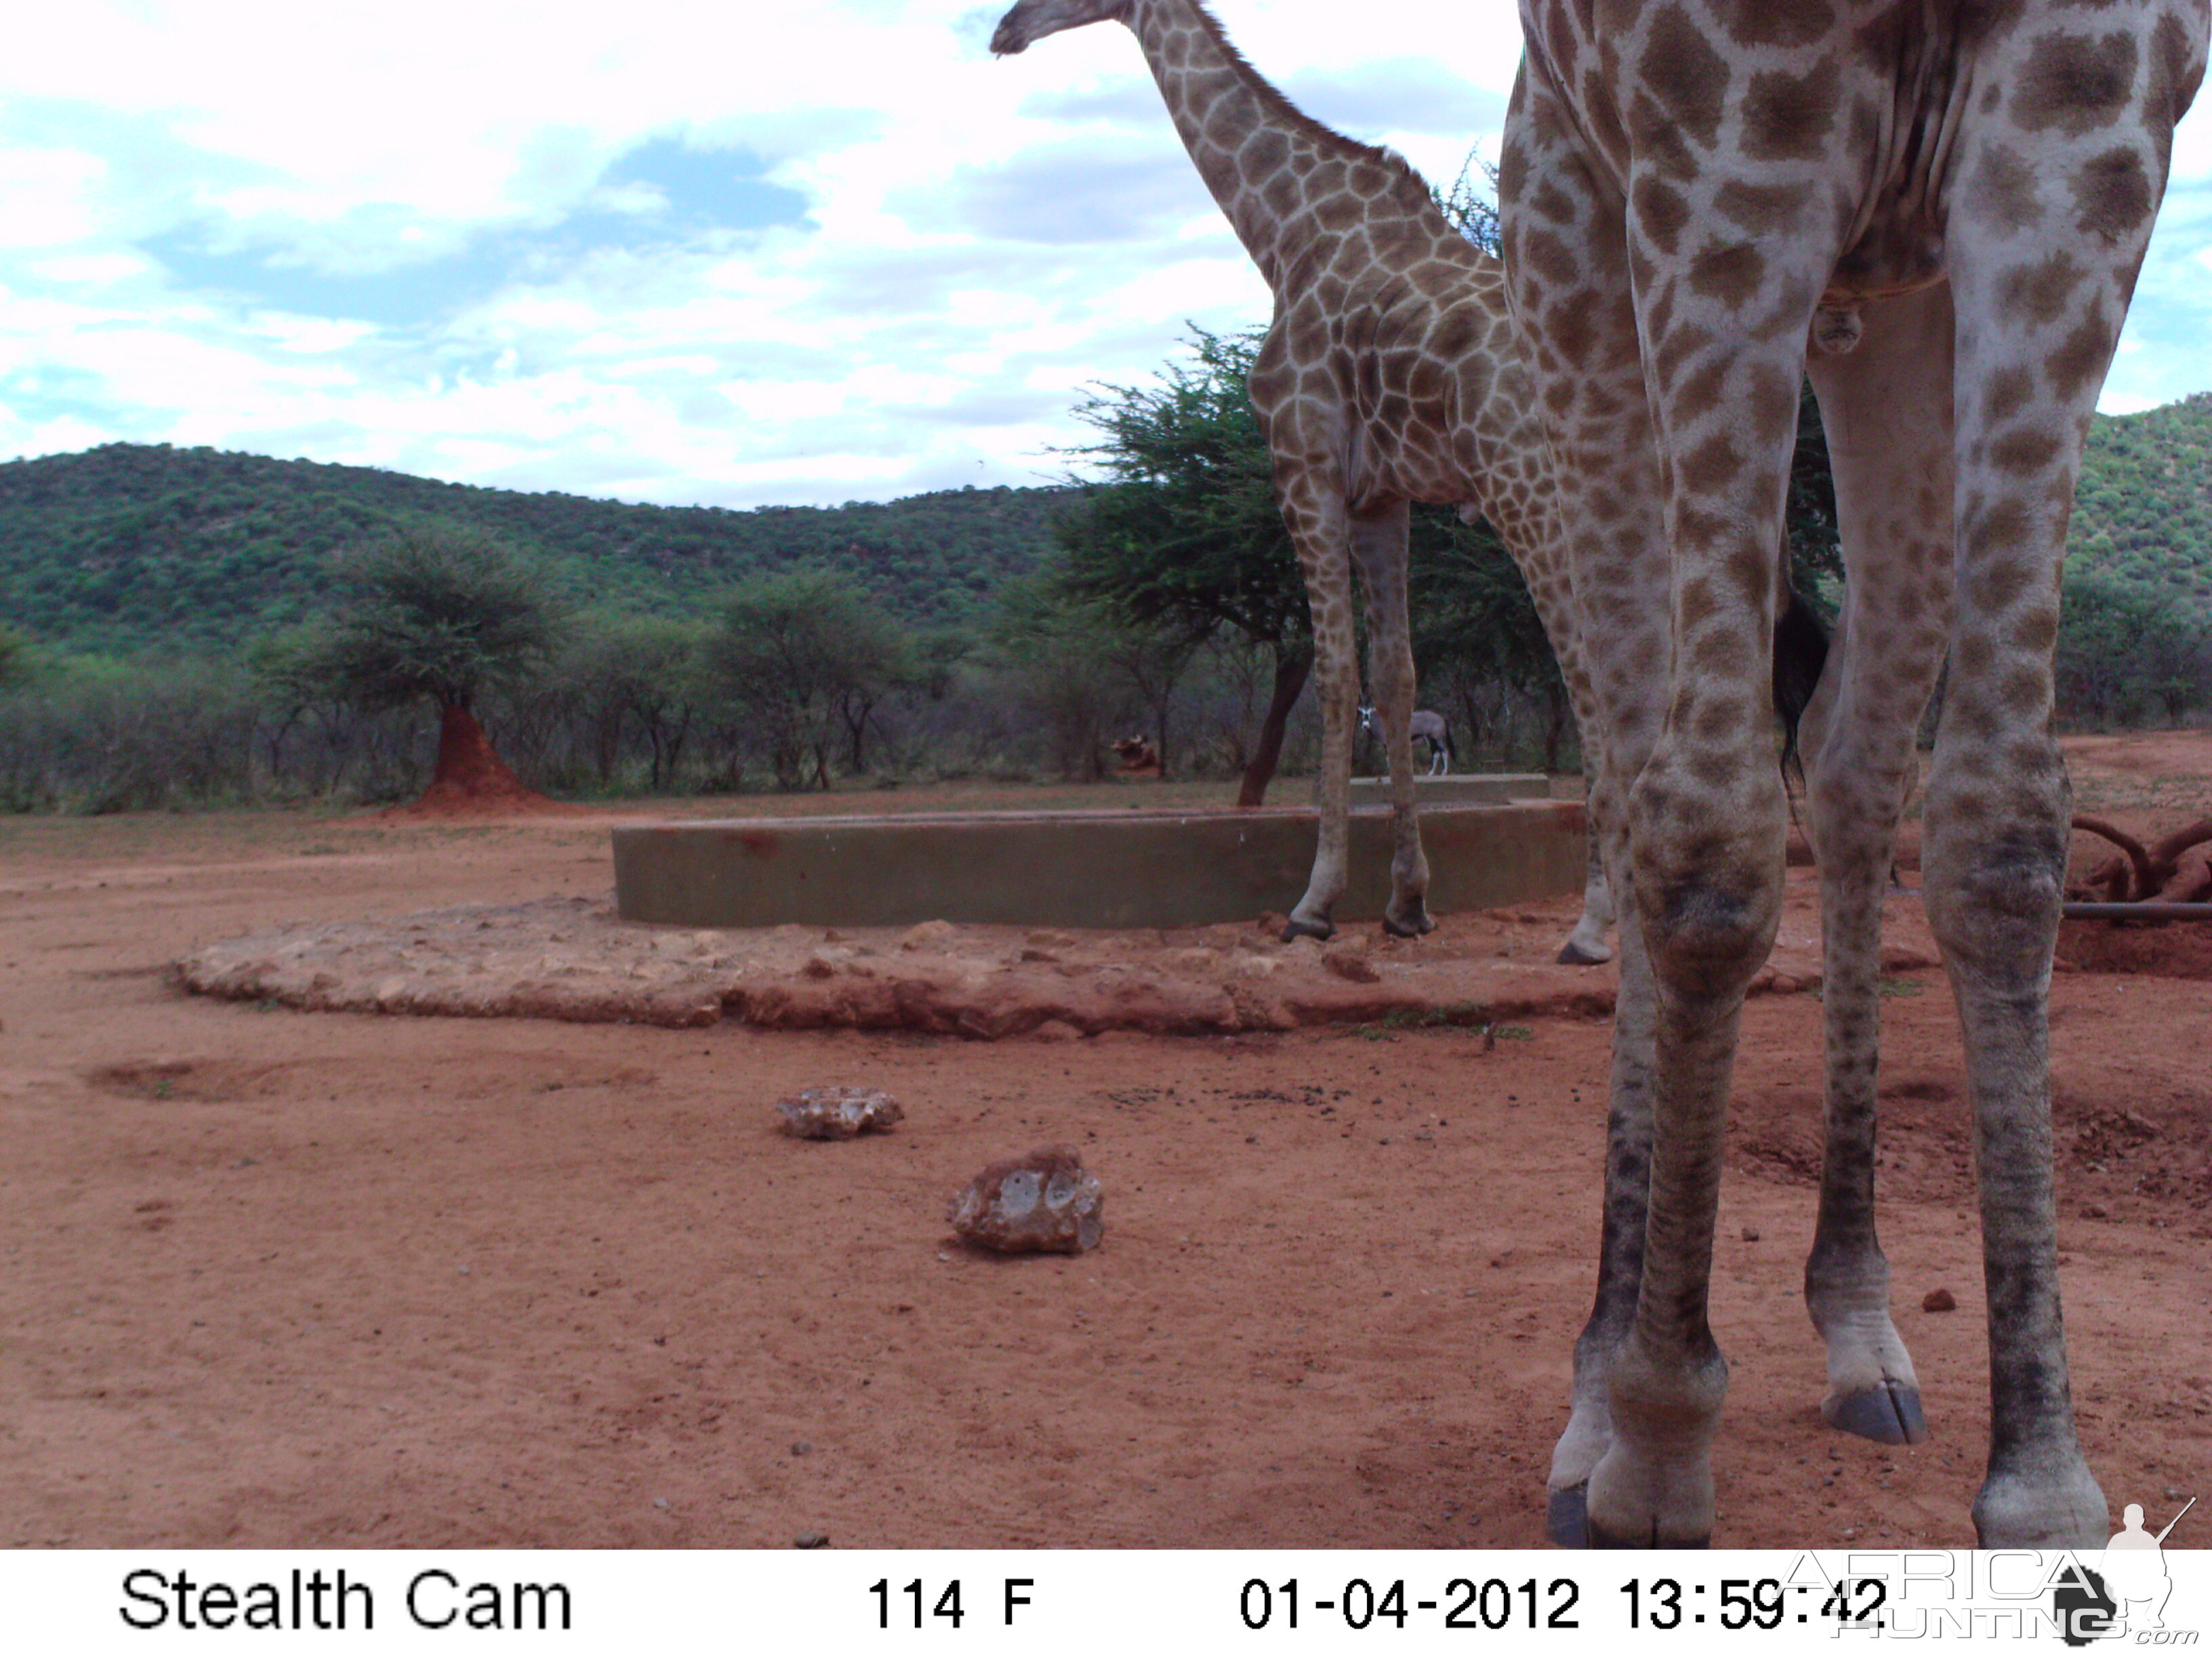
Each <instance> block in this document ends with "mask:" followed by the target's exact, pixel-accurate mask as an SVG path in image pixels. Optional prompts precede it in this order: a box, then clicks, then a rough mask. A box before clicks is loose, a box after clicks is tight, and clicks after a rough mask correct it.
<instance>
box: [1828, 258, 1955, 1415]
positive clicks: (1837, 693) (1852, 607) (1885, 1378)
mask: <svg viewBox="0 0 2212 1659" xmlns="http://www.w3.org/2000/svg"><path fill="white" fill-rule="evenodd" d="M1863 330H1864V332H1863V343H1862V344H1861V345H1860V347H1859V349H1857V352H1855V353H1854V354H1853V355H1852V356H1849V357H1844V358H1834V357H1826V358H1816V359H1815V360H1814V362H1813V363H1812V365H1811V369H1812V374H1813V378H1814V387H1815V389H1816V391H1817V392H1818V393H1819V395H1820V412H1821V420H1822V422H1823V425H1824V426H1825V428H1826V432H1827V435H1828V442H1829V454H1830V458H1831V460H1832V465H1833V469H1834V474H1835V481H1836V497H1837V506H1838V513H1839V515H1840V520H1841V528H1842V531H1843V541H1844V558H1845V568H1846V570H1847V571H1848V573H1849V576H1850V580H1849V581H1848V582H1847V584H1846V585H1845V589H1844V605H1845V610H1844V616H1843V618H1842V622H1841V625H1840V627H1839V629H1838V634H1837V637H1836V639H1835V641H1834V642H1833V643H1832V645H1831V647H1829V653H1828V660H1827V663H1826V668H1825V670H1824V671H1823V672H1822V674H1821V676H1820V684H1819V687H1818V690H1816V691H1815V692H1814V696H1813V698H1812V701H1811V703H1810V705H1809V706H1808V708H1807V709H1806V712H1805V719H1804V722H1803V726H1802V737H1803V743H1802V756H1803V760H1804V766H1805V775H1806V783H1807V794H1806V824H1807V829H1808V833H1809V834H1810V836H1812V839H1813V843H1814V850H1815V852H1816V854H1817V855H1818V859H1819V863H1820V925H1821V942H1822V961H1823V969H1822V987H1821V1004H1822V1017H1823V1020H1824V1023H1825V1025H1826V1087H1825V1091H1824V1100H1825V1106H1824V1117H1825V1122H1826V1151H1825V1156H1824V1158H1823V1163H1822V1170H1821V1177H1820V1216H1819V1220H1818V1222H1817V1224H1816V1226H1815V1229H1814V1241H1813V1249H1812V1252H1811V1254H1810V1255H1809V1256H1808V1259H1807V1261H1806V1264H1805V1310H1806V1312H1807V1313H1808V1315H1809V1316H1811V1318H1812V1321H1813V1323H1814V1328H1816V1329H1817V1330H1819V1332H1820V1335H1821V1338H1822V1340H1823V1341H1824V1342H1825V1343H1826V1346H1827V1370H1828V1386H1827V1392H1826V1397H1825V1398H1823V1400H1822V1401H1821V1402H1820V1414H1821V1416H1822V1418H1823V1419H1825V1420H1826V1422H1827V1424H1828V1425H1829V1426H1830V1427H1832V1428H1834V1429H1838V1430H1840V1431H1843V1432H1844V1433H1847V1434H1855V1435H1859V1436H1862V1437H1864V1438H1866V1439H1869V1440H1875V1441H1879V1442H1882V1443H1887V1444H1892V1445H1900V1444H1911V1443H1917V1442H1919V1441H1921V1440H1923V1439H1925V1438H1926V1437H1927V1434H1928V1425H1927V1419H1926V1416H1925V1414H1924V1413H1923V1407H1922V1404H1921V1398H1920V1389H1919V1381H1918V1378H1917V1376H1916V1375H1915V1373H1914V1370H1913V1368H1912V1358H1911V1354H1910V1353H1909V1352H1907V1351H1906V1349H1905V1341H1904V1339H1903V1338H1901V1337H1900V1336H1899V1334H1898V1332H1897V1328H1896V1325H1895V1323H1894V1322H1893V1320H1892V1318H1891V1316H1890V1297H1889V1263H1888V1261H1887V1258H1886V1257H1885V1256H1884V1255H1883V1254H1882V1251H1881V1242H1880V1239H1879V1237H1877V1234H1876V1230H1875V1177H1874V1170H1875V1121H1876V1111H1877V1102H1878V1097H1879V1088H1878V1076H1879V1073H1878V1065H1879V1050H1880V1046H1881V905H1882V893H1883V886H1884V878H1885V877H1886V876H1887V872H1888V870H1889V865H1890V857H1891V854H1892V852H1893V848H1894V844H1895V838H1896V827H1897V821H1898V818H1899V815H1900V814H1901V813H1902V811H1903V809H1904V806H1905V796H1906V794H1907V793H1908V792H1909V790H1910V789H1911V782H1912V777H1913V773H1914V770H1915V765H1916V763H1915V758H1914V755H1913V747H1912V740H1913V732H1914V730H1915V728H1916V727H1917V726H1918V724H1919V720H1920V714H1921V711H1922V710H1923V708H1925V707H1926V706H1927V702H1928V696H1929V692H1930V690H1932V689H1933V687H1934V684H1935V678H1936V665H1937V664H1938V663H1939V662H1940V661H1941V659H1942V651H1943V645H1944V641H1945V639H1946V637H1947V635H1948V630H1949V625H1950V616H1951V568H1950V561H1951V522H1950V513H1949V511H1948V504H1949V502H1950V500H1951V496H1952V461H1951V446H1950V435H1951V421H1950V404H1951V392H1950V363H1951V351H1952V345H1951V342H1952V335H1953V331H1954V319H1953V314H1952V308H1951V303H1950V294H1949V291H1948V289H1943V288H1940V287H1939V288H1933V289H1927V290H1924V291H1923V292H1922V293H1920V294H1917V295H1911V296H1909V297H1906V298H1904V299H1899V300H1893V301H1884V302H1877V303H1875V304H1871V305H1869V307H1867V308H1866V311H1865V313H1864V322H1863Z"/></svg>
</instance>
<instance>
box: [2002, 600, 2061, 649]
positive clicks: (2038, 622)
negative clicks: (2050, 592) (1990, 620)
mask: <svg viewBox="0 0 2212 1659" xmlns="http://www.w3.org/2000/svg"><path fill="white" fill-rule="evenodd" d="M2045 586H2048V584H2047V583H2046V584H2045ZM2012 639H2013V645H2014V647H2015V649H2017V650H2020V651H2023V652H2026V653H2027V654H2028V655H2029V656H2031V657H2033V658H2034V659H2036V660H2038V661H2039V662H2048V661H2049V660H2050V659H2051V647H2054V646H2056V645H2057V643H2058V606H2057V603H2056V601H2046V602H2045V603H2044V604H2042V605H2034V606H2032V607H2030V608H2029V609H2028V610H2026V611H2021V614H2020V616H2019V617H2018V619H2017V620H2016V621H2015V623H2013V630H2012Z"/></svg>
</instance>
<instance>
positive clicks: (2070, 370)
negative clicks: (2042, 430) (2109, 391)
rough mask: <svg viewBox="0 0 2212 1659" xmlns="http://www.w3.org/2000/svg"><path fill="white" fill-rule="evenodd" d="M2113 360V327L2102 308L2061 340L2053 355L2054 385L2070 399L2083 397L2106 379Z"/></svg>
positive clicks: (2051, 364)
mask: <svg viewBox="0 0 2212 1659" xmlns="http://www.w3.org/2000/svg"><path fill="white" fill-rule="evenodd" d="M2110 362H2112V325H2111V324H2109V323H2107V322H2106V320H2105V313H2104V311H2103V309H2102V308H2101V307H2100V308H2098V309H2097V310H2095V311H2093V312H2092V313H2090V314H2089V315H2088V316H2087V317H2085V318H2083V319H2081V323H2080V325H2078V326H2077V327H2076V328H2075V330H2074V331H2073V332H2072V333H2071V334H2069V335H2068V336H2067V337H2066V338H2065V339H2064V340H2063V342H2061V343H2060V344H2059V347H2058V349H2057V350H2056V351H2054V352H2052V353H2051V362H2050V365H2049V367H2050V371H2051V387H2052V389H2053V390H2055V391H2056V392H2057V393H2058V394H2059V395H2060V396H2061V397H2063V398H2067V399H2069V401H2070V400H2071V399H2073V398H2078V397H2080V396H2081V394H2082V393H2083V392H2086V391H2087V390H2088V388H2089V387H2090V386H2091V385H2092V384H2093V382H2095V381H2098V380H2102V379H2103V378H2104V374H2105V369H2106V365H2107V364H2109V363H2110Z"/></svg>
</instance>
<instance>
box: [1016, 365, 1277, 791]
mask: <svg viewBox="0 0 2212 1659" xmlns="http://www.w3.org/2000/svg"><path fill="white" fill-rule="evenodd" d="M1262 337H1263V335H1262V333H1261V331H1259V330H1257V329H1253V330H1247V331H1243V332H1242V333H1237V334H1231V335H1218V334H1210V333H1208V332H1207V331H1206V330H1204V329H1202V328H1198V327H1195V326H1194V327H1193V328H1192V330H1191V340H1190V347H1191V351H1192V353H1193V355H1194V357H1195V359H1196V361H1195V362H1170V363H1169V364H1168V365H1167V366H1166V367H1165V368H1163V369H1162V370H1161V371H1160V374H1159V378H1158V381H1157V382H1156V383H1155V384H1154V385H1152V386H1102V387H1100V388H1099V389H1098V390H1097V392H1094V393H1092V394H1091V396H1090V397H1089V398H1086V399H1085V401H1084V402H1083V403H1082V404H1079V405H1078V407H1077V409H1076V411H1075V413H1076V416H1077V417H1078V418H1079V419H1080V420H1082V421H1084V422H1087V423H1088V424H1089V425H1091V427H1093V428H1096V429H1097V431H1098V433H1099V434H1100V441H1099V442H1097V443H1096V444H1091V445H1088V446H1085V447H1082V448H1079V449H1075V450H1072V451H1069V452H1067V453H1071V454H1073V455H1079V456H1082V457H1084V458H1085V459H1088V460H1090V461H1091V464H1092V465H1094V466H1095V467H1097V469H1098V470H1099V471H1101V472H1103V474H1104V477H1103V480H1100V481H1094V482H1090V483H1083V485H1082V488H1083V489H1084V495H1083V499H1082V500H1081V501H1079V503H1078V504H1077V505H1076V506H1075V507H1074V508H1073V510H1071V511H1070V512H1069V513H1066V514H1065V515H1063V516H1062V518H1061V519H1060V522H1059V524H1058V525H1057V526H1056V527H1055V534H1056V536H1057V538H1058V539H1059V542H1060V549H1061V551H1062V554H1063V556H1064V562H1063V565H1062V580H1063V581H1064V582H1065V584H1066V587H1067V589H1068V591H1069V592H1071V593H1073V595H1075V596H1076V597H1078V598H1079V599H1087V600H1091V601H1093V602H1096V603H1098V604H1101V605H1105V606H1107V607H1109V609H1110V610H1111V611H1113V612H1114V613H1115V615H1116V616H1118V617H1120V618H1121V619H1123V620H1126V621H1127V622H1128V623H1133V624H1135V625H1136V626H1138V627H1139V628H1142V629H1153V630H1159V631H1165V632H1170V633H1173V634H1176V635H1181V636H1182V639H1183V640H1184V641H1187V642H1188V644H1190V645H1193V646H1194V645H1196V644H1198V643H1200V642H1202V641H1206V640H1207V639H1210V638H1212V637H1213V636H1214V635H1217V634H1218V633H1219V632H1221V631H1222V630H1224V629H1228V630H1231V631H1233V632H1235V633H1238V634H1241V635H1243V636H1244V637H1245V638H1246V639H1248V640H1250V641H1253V642H1254V643H1255V644H1256V645H1258V646H1260V647H1262V648H1263V649H1265V650H1266V651H1267V653H1269V655H1270V656H1271V657H1272V658H1273V665H1274V674H1273V682H1274V684H1273V690H1272V692H1271V694H1270V696H1269V698H1268V702H1267V713H1266V714H1265V715H1264V716H1263V717H1262V719H1261V726H1260V734H1259V737H1258V739H1257V740H1256V741H1255V743H1254V744H1252V746H1251V749H1250V750H1249V756H1250V758H1249V761H1248V762H1247V763H1246V765H1245V768H1244V775H1243V781H1242V784H1241V786H1240V787H1239V789H1238V792H1237V805H1240V806H1257V805H1260V803H1261V800H1262V799H1263V798H1264V797H1265V795H1266V793H1267V784H1268V781H1270V780H1271V779H1272V778H1273V776H1274V775H1275V767H1276V765H1277V763H1279V761H1280V759H1281V757H1282V749H1283V732H1284V729H1285V726H1286V725H1287V724H1288V722H1289V720H1290V714H1291V708H1292V707H1293V706H1294V705H1295V704H1296V703H1297V700H1298V694H1299V693H1300V692H1302V691H1304V690H1305V684H1306V680H1307V678H1308V677H1309V676H1310V674H1311V673H1312V671H1313V659H1314V647H1313V624H1312V622H1311V619H1310V617H1309V616H1308V615H1307V611H1306V587H1305V578H1304V575H1303V574H1302V573H1301V572H1300V570H1299V568H1298V561H1297V550H1296V549H1295V548H1294V547H1293V546H1292V545H1291V537H1290V532H1289V531H1288V530H1287V529H1286V528H1285V526H1284V524H1283V515H1282V511H1281V509H1280V508H1279V507H1278V506H1277V504H1276V501H1275V486H1274V463H1273V460H1272V459H1271V458H1270V457H1269V455H1268V453H1267V439H1266V438H1265V437H1264V436H1262V435H1261V431H1260V422H1259V419H1258V417H1257V416H1255V415H1254V414H1253V412H1252V403H1251V398H1250V397H1249V395H1248V393H1247V392H1246V390H1245V382H1246V381H1247V380H1248V379H1249V377H1250V374H1251V372H1252V360H1253V358H1254V356H1255V355H1256V354H1257V352H1258V350H1259V348H1260V342H1261V338H1262Z"/></svg>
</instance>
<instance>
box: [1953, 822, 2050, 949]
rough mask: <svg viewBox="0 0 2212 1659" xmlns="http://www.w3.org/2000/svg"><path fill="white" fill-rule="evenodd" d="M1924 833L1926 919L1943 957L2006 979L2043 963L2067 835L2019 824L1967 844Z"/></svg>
mask: <svg viewBox="0 0 2212 1659" xmlns="http://www.w3.org/2000/svg"><path fill="white" fill-rule="evenodd" d="M1946 839H1947V838H1943V837H1931V844H1930V845H1929V848H1927V850H1926V854H1925V862H1926V866H1927V872H1926V875H1925V878H1924V889H1925V893H1926V898H1927V906H1928V920H1929V926H1930V927H1931V929H1932V931H1933V932H1934V933H1935V935H1936V944H1937V945H1940V946H1941V947H1942V951H1943V955H1944V957H1946V959H1947V960H1949V961H1952V962H1954V963H1962V964H1963V963H1971V964H1973V965H1975V966H1976V967H1977V968H1978V969H1979V970H1980V971H1982V972H1984V973H1985V974H1989V973H1994V974H1996V975H2000V976H2002V977H2003V978H2007V979H2012V978H2018V977H2021V976H2022V975H2025V976H2026V977H2027V978H2031V979H2035V980H2039V979H2040V978H2041V976H2042V975H2043V973H2044V972H2045V970H2046V969H2048V967H2049V965H2050V960H2051V947H2052V944H2053V942H2054V941H2055V940H2056V939H2057V933H2058V917H2059V910H2060V907H2061V906H2062V905H2063V902H2064V901H2065V888H2066V850H2067V849H2066V837H2065V836H2064V835H2063V833H2061V832H2059V831H2057V830H2056V829H2053V830H2052V831H2051V833H2048V834H2045V833H2041V832H2039V831H2038V830H2033V829H2027V828H2025V827H2019V828H2015V829H2010V830H2008V831H2006V832H2004V833H2002V834H2000V835H1997V836H1990V837H1989V838H1987V839H1985V840H1982V841H1979V842H1977V843H1976V844H1974V845H1972V846H1971V847H1965V848H1961V847H1958V846H1956V845H1946V844H1945V841H1946Z"/></svg>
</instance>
